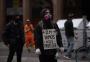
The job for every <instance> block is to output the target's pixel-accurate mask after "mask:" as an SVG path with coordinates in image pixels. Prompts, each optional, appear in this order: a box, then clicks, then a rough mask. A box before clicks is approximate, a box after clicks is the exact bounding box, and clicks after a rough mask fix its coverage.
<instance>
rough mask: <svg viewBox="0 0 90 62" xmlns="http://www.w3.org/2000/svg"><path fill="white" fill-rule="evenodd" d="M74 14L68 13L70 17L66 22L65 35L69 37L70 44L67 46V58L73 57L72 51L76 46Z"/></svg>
mask: <svg viewBox="0 0 90 62" xmlns="http://www.w3.org/2000/svg"><path fill="white" fill-rule="evenodd" d="M72 16H73V14H69V15H68V19H67V21H66V22H65V24H64V26H65V35H66V38H67V42H68V46H67V52H66V56H65V58H67V59H70V58H71V52H72V50H73V47H74V28H73V22H72Z"/></svg>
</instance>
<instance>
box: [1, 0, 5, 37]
mask: <svg viewBox="0 0 90 62" xmlns="http://www.w3.org/2000/svg"><path fill="white" fill-rule="evenodd" d="M5 14H6V11H5V0H0V37H1V34H2V31H3V28H4V27H5ZM0 39H1V38H0Z"/></svg>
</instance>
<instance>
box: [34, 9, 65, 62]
mask: <svg viewBox="0 0 90 62" xmlns="http://www.w3.org/2000/svg"><path fill="white" fill-rule="evenodd" d="M41 16H42V20H41V21H40V22H39V23H38V25H37V27H36V29H35V38H36V54H38V55H39V60H40V62H57V59H56V58H55V56H56V52H57V45H58V46H59V47H60V48H59V49H60V50H61V52H63V51H64V48H63V44H62V38H61V34H60V30H59V28H58V26H57V24H56V23H53V21H52V15H51V13H50V10H49V9H48V8H45V9H43V10H42V11H41Z"/></svg>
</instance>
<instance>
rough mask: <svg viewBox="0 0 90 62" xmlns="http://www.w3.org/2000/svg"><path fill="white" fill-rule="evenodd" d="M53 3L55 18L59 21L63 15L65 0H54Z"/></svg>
mask: <svg viewBox="0 0 90 62" xmlns="http://www.w3.org/2000/svg"><path fill="white" fill-rule="evenodd" d="M52 3H53V19H54V21H57V20H58V19H61V18H62V16H63V0H52Z"/></svg>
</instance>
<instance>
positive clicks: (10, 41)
mask: <svg viewBox="0 0 90 62" xmlns="http://www.w3.org/2000/svg"><path fill="white" fill-rule="evenodd" d="M4 38H5V41H4V42H5V44H6V45H7V46H8V47H9V55H8V58H7V62H12V59H13V56H14V54H15V52H16V55H17V62H21V57H22V51H23V45H24V28H23V20H22V19H21V18H20V16H19V15H16V16H15V17H14V19H13V20H12V21H10V22H9V23H8V24H7V25H6V29H5V33H4Z"/></svg>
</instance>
